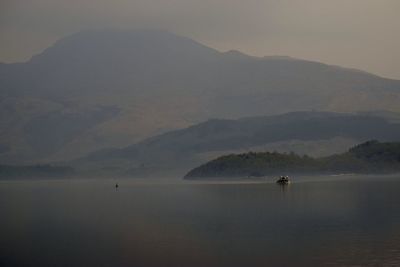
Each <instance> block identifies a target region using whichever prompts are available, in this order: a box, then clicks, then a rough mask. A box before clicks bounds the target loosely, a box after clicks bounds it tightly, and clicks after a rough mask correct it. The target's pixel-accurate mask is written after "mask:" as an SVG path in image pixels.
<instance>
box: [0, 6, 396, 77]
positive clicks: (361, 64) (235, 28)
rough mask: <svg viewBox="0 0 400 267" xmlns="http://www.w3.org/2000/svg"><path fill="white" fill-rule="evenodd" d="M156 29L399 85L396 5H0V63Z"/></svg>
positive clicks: (222, 46) (228, 47) (230, 47)
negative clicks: (97, 37) (77, 37)
mask: <svg viewBox="0 0 400 267" xmlns="http://www.w3.org/2000/svg"><path fill="white" fill-rule="evenodd" d="M99 28H132V29H136V28H158V29H166V30H169V31H171V32H175V33H177V34H181V35H185V36H188V37H191V38H194V39H196V40H197V41H200V42H202V43H204V44H207V45H210V46H212V47H214V48H217V49H219V50H222V51H225V50H230V49H236V50H240V51H242V52H245V53H248V54H251V55H258V56H264V55H289V56H293V57H299V58H305V59H311V60H317V61H322V62H325V63H330V64H336V65H342V66H347V67H355V68H359V69H363V70H367V71H370V72H373V73H376V74H379V75H383V76H386V77H391V78H397V79H400V51H399V48H400V0H0V61H1V62H16V61H25V60H27V59H29V58H30V57H31V56H32V55H33V54H36V53H38V52H40V51H42V50H43V49H45V48H46V47H48V46H49V45H51V44H52V43H54V42H55V41H56V40H57V39H59V38H61V37H63V36H65V35H68V34H71V33H74V32H77V31H80V30H84V29H99Z"/></svg>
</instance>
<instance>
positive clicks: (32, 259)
mask: <svg viewBox="0 0 400 267" xmlns="http://www.w3.org/2000/svg"><path fill="white" fill-rule="evenodd" d="M115 184H116V182H115V181H114V182H109V181H102V180H99V181H96V180H92V181H86V182H67V181H66V182H57V183H48V182H47V183H29V182H27V183H21V184H15V183H14V184H13V183H1V184H0V216H1V218H2V220H1V221H0V236H1V238H0V266H188V267H190V266H230V267H231V266H335V265H339V266H346V265H360V266H377V265H378V266H379V265H381V266H391V265H392V266H396V265H398V264H400V260H399V257H400V254H399V253H400V251H399V249H398V248H399V247H400V218H399V215H398V214H399V213H398V210H399V208H400V195H399V194H398V190H397V188H400V187H399V186H400V181H399V180H398V179H391V180H384V181H382V180H376V179H372V180H365V181H362V182H360V181H358V180H349V181H331V182H321V181H319V182H318V181H317V182H298V183H293V184H290V185H287V186H279V185H277V184H275V183H264V184H262V183H260V184H179V185H165V184H164V185H146V184H143V185H138V184H134V183H131V184H130V183H128V182H125V181H124V186H123V187H121V186H119V187H118V188H117V187H115V188H113V187H114V186H115ZM116 190H118V194H115V191H116Z"/></svg>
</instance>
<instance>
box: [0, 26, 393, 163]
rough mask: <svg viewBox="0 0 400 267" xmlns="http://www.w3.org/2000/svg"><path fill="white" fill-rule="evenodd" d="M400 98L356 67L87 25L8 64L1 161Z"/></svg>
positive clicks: (73, 153) (371, 106)
mask: <svg viewBox="0 0 400 267" xmlns="http://www.w3.org/2000/svg"><path fill="white" fill-rule="evenodd" d="M399 102H400V82H399V81H397V80H390V79H384V78H381V77H378V76H375V75H372V74H368V73H365V72H361V71H357V70H352V69H345V68H340V67H337V66H330V65H326V64H322V63H318V62H311V61H306V60H298V59H293V58H288V57H263V58H257V57H251V56H247V55H244V54H242V53H240V52H237V51H230V52H225V53H223V52H219V51H217V50H215V49H212V48H209V47H206V46H204V45H202V44H200V43H198V42H196V41H194V40H191V39H188V38H185V37H181V36H177V35H174V34H172V33H169V32H165V31H118V30H114V31H113V30H107V31H106V30H104V31H86V32H80V33H77V34H74V35H71V36H68V37H66V38H64V39H61V40H60V41H58V42H56V43H55V44H54V45H53V46H51V47H50V48H48V49H46V50H45V51H43V52H42V53H41V54H39V55H36V56H34V57H33V58H32V59H31V60H29V61H28V62H26V63H18V64H0V110H2V113H1V114H2V115H1V116H0V125H1V126H2V127H1V132H0V148H4V149H0V163H1V162H3V163H7V162H16V163H19V162H21V161H22V162H26V161H27V162H31V161H32V162H35V161H48V160H61V159H70V158H74V157H77V156H82V155H85V154H86V153H88V152H91V151H94V150H97V149H99V148H102V147H123V146H126V145H129V144H132V143H135V142H138V141H140V140H144V139H145V138H147V137H150V136H154V135H156V134H160V133H164V132H167V131H170V130H173V129H178V128H183V127H187V126H190V125H194V124H196V123H198V122H201V121H204V120H207V119H209V118H226V119H236V118H240V117H245V116H258V115H272V114H281V113H285V112H290V111H298V110H312V109H315V110H323V111H337V112H354V111H371V110H387V111H393V112H399V111H400V107H399V105H398V103H399ZM54 112H55V113H56V114H57V115H53V113H54ZM55 121H59V122H63V121H66V123H65V125H67V128H68V129H74V130H68V134H61V133H60V131H59V124H57V123H55ZM32 125H35V126H34V127H33V126H32ZM37 129H45V130H42V131H38V130H37ZM38 139H45V140H56V141H52V142H48V143H46V142H40V144H38V145H37V143H36V141H32V140H38ZM54 144H55V145H54Z"/></svg>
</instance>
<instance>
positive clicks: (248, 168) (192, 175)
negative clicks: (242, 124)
mask: <svg viewBox="0 0 400 267" xmlns="http://www.w3.org/2000/svg"><path fill="white" fill-rule="evenodd" d="M396 172H400V143H399V142H396V143H380V142H378V141H369V142H366V143H363V144H360V145H357V146H355V147H353V148H351V149H350V150H349V151H347V152H345V153H343V154H338V155H333V156H329V157H324V158H311V157H309V156H299V155H296V154H294V153H291V154H281V153H276V152H274V153H270V152H264V153H253V152H250V153H246V154H239V155H233V154H232V155H227V156H222V157H219V158H217V159H215V160H212V161H210V162H207V163H206V164H203V165H201V166H200V167H197V168H195V169H193V170H191V171H190V172H189V173H187V174H186V176H185V178H186V179H202V178H203V179H204V178H234V177H242V178H249V177H254V176H267V175H269V176H270V175H279V174H308V175H310V174H342V173H363V174H365V173H396Z"/></svg>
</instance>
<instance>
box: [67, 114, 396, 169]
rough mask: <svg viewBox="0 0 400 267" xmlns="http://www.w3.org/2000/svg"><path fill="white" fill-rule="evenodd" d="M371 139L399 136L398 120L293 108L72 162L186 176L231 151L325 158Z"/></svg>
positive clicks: (179, 132) (199, 127)
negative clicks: (282, 153)
mask: <svg viewBox="0 0 400 267" xmlns="http://www.w3.org/2000/svg"><path fill="white" fill-rule="evenodd" d="M370 139H379V140H383V141H396V140H399V139H400V124H399V123H392V122H390V121H388V120H386V119H384V118H381V117H376V116H372V115H370V114H369V115H365V114H361V115H358V114H346V113H330V112H292V113H287V114H283V115H274V116H261V117H248V118H242V119H237V120H216V119H214V120H208V121H206V122H204V123H200V124H197V125H194V126H191V127H188V128H185V129H181V130H176V131H171V132H168V133H165V134H161V135H158V136H155V137H151V138H148V139H146V140H144V141H142V142H139V143H136V144H134V145H130V146H128V147H125V148H121V149H105V150H101V151H98V152H95V153H92V154H91V155H89V156H88V157H84V158H82V159H80V160H77V161H74V162H73V163H72V165H74V167H76V169H78V170H96V169H103V170H110V171H111V172H119V174H126V175H130V176H143V175H153V174H154V173H163V175H167V174H171V175H183V173H185V172H187V170H188V169H190V168H193V167H195V166H198V165H199V164H202V163H204V162H206V161H208V160H211V159H213V158H216V157H218V156H221V155H224V154H229V153H242V152H248V151H263V152H264V151H274V150H275V151H279V152H290V151H293V152H296V153H299V154H310V155H312V156H327V155H331V154H334V153H342V152H344V151H345V150H346V149H347V148H348V147H349V146H353V145H355V144H357V143H360V142H364V141H366V140H370Z"/></svg>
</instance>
